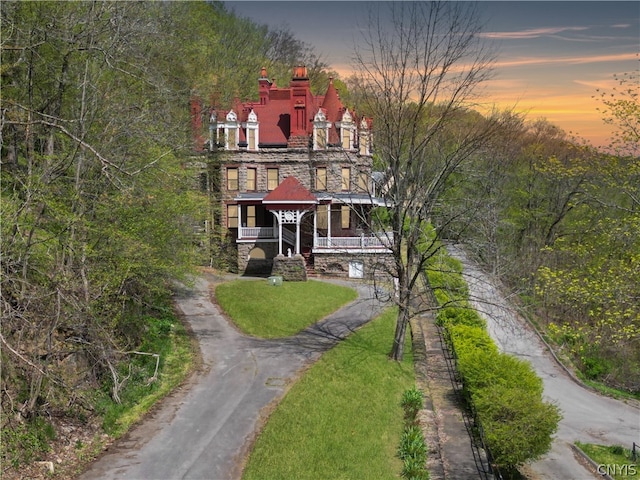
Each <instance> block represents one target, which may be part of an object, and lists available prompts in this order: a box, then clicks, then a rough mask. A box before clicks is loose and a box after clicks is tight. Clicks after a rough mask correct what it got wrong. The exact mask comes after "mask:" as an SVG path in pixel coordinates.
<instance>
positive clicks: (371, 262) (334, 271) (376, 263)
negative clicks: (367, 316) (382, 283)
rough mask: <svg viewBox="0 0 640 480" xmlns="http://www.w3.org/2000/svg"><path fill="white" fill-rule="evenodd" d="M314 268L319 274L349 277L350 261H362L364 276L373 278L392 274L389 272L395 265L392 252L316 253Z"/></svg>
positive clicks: (369, 278)
mask: <svg viewBox="0 0 640 480" xmlns="http://www.w3.org/2000/svg"><path fill="white" fill-rule="evenodd" d="M313 258H314V269H315V271H316V272H317V273H318V274H319V275H330V276H334V277H345V278H347V277H349V262H354V261H357V262H362V265H363V278H365V279H367V280H372V279H373V278H376V279H381V278H383V277H388V280H389V281H390V280H391V276H390V275H389V274H388V273H387V272H388V271H390V269H391V267H392V266H393V256H392V255H391V254H390V253H376V254H372V253H370V254H364V253H346V252H344V253H343V252H340V253H314V256H313Z"/></svg>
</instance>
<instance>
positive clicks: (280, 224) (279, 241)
mask: <svg viewBox="0 0 640 480" xmlns="http://www.w3.org/2000/svg"><path fill="white" fill-rule="evenodd" d="M278 255H282V212H281V211H278Z"/></svg>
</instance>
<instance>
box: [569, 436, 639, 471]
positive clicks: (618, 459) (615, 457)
mask: <svg viewBox="0 0 640 480" xmlns="http://www.w3.org/2000/svg"><path fill="white" fill-rule="evenodd" d="M576 445H577V446H578V447H580V449H581V450H582V451H583V452H584V453H586V454H587V455H588V456H589V458H591V460H593V461H594V462H595V463H596V464H597V465H598V466H599V467H598V468H599V470H600V472H598V473H600V474H602V473H608V474H609V475H610V476H611V477H613V478H614V479H615V480H638V479H640V466H638V462H637V461H633V460H632V458H631V450H629V449H627V448H624V447H621V446H617V445H614V446H606V445H595V444H592V443H581V442H576Z"/></svg>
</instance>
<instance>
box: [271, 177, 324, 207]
mask: <svg viewBox="0 0 640 480" xmlns="http://www.w3.org/2000/svg"><path fill="white" fill-rule="evenodd" d="M262 203H279V204H294V203H318V199H317V198H316V196H315V195H314V194H313V193H311V192H310V191H309V190H307V189H306V188H305V187H304V185H302V184H301V183H300V181H299V180H298V179H297V178H296V177H287V178H285V179H284V180H283V181H282V183H280V185H278V186H277V187H276V189H275V190H272V191H271V192H269V194H268V195H267V196H266V197H264V199H263V200H262Z"/></svg>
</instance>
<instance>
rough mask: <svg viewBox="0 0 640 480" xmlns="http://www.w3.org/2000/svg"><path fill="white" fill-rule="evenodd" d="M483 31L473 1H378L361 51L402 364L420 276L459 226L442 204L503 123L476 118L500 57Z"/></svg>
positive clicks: (396, 350)
mask: <svg viewBox="0 0 640 480" xmlns="http://www.w3.org/2000/svg"><path fill="white" fill-rule="evenodd" d="M481 27H482V25H481V22H480V19H479V16H478V12H477V10H476V6H475V5H474V4H472V3H467V2H440V1H435V2H389V3H384V4H373V5H372V7H371V9H370V10H369V16H368V22H367V26H366V28H364V29H363V30H362V42H361V43H360V45H359V46H358V47H357V48H356V51H355V56H354V61H355V67H356V68H355V70H356V71H357V72H358V73H357V74H356V76H355V77H354V78H353V82H354V84H355V96H356V97H357V99H358V102H359V103H361V104H362V105H363V106H364V107H365V108H366V109H367V110H368V112H367V113H368V114H370V115H371V116H372V117H373V118H374V139H375V145H376V156H377V161H379V163H380V166H381V168H382V169H383V171H384V173H385V175H386V178H385V182H384V183H385V186H386V191H385V194H386V197H387V199H388V201H389V210H388V215H389V219H388V223H390V227H391V228H392V229H393V232H394V243H393V247H392V251H393V258H394V265H393V268H392V269H390V271H389V272H388V273H389V274H390V275H391V276H393V277H394V278H396V279H397V280H396V283H397V295H396V302H397V305H398V317H397V323H396V332H395V336H394V340H393V347H392V350H391V358H393V359H396V360H400V359H402V357H403V354H404V351H403V350H404V348H403V347H404V339H405V333H406V327H407V323H408V321H409V319H410V318H411V316H412V315H413V314H415V313H416V310H415V308H414V307H413V305H415V304H416V302H415V300H416V299H415V297H416V294H417V287H418V286H419V285H420V282H421V281H422V280H421V279H422V278H423V277H424V276H423V275H422V272H423V271H424V268H425V266H426V265H427V262H428V260H429V258H431V257H432V256H433V255H434V254H435V253H436V252H437V251H438V249H439V248H440V247H439V245H441V244H440V242H439V239H440V236H441V232H442V231H443V229H444V228H445V227H446V225H447V223H448V222H450V221H451V220H452V218H448V217H439V218H437V221H436V216H437V213H438V207H439V201H440V199H441V198H442V196H443V194H444V193H445V192H446V191H447V189H448V188H450V187H451V185H452V184H453V183H454V182H457V181H459V180H460V179H459V178H457V177H456V173H457V172H458V171H459V170H460V167H461V166H462V165H463V164H464V163H465V162H468V161H469V160H471V159H472V158H473V155H474V154H475V153H476V152H477V151H478V150H479V149H480V148H482V147H483V146H484V145H485V144H486V142H487V141H488V140H489V139H490V138H491V136H492V135H493V134H494V133H495V131H496V129H497V127H498V126H499V124H500V115H498V114H494V113H492V114H490V115H488V116H482V115H480V114H477V113H475V112H473V109H474V108H476V107H477V104H476V103H474V102H476V101H477V94H478V88H479V87H480V86H481V85H482V83H483V82H485V81H486V80H488V79H489V78H490V77H491V75H492V63H493V61H494V59H495V52H494V51H493V49H492V48H491V45H490V44H488V43H487V42H486V41H485V40H484V39H483V38H482V36H480V35H479V34H480V33H481ZM450 215H454V213H450ZM374 221H376V222H380V221H382V220H381V219H376V220H374Z"/></svg>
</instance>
